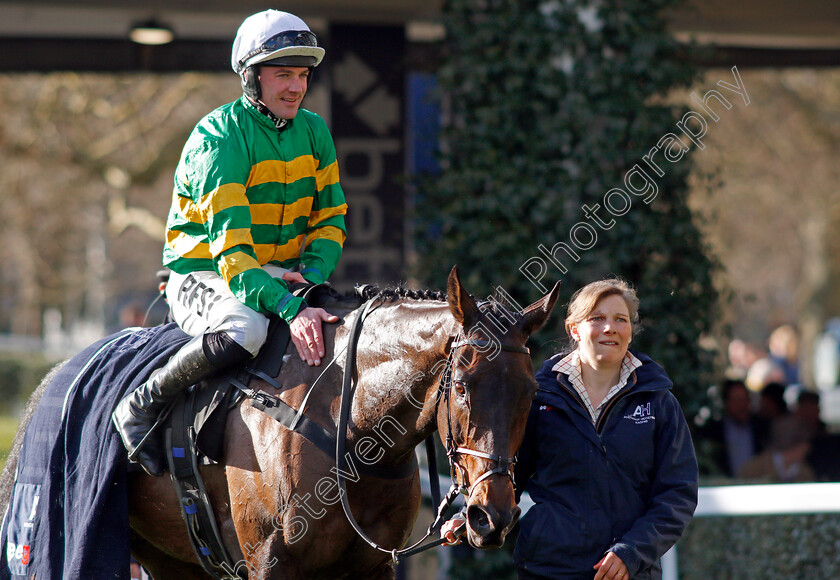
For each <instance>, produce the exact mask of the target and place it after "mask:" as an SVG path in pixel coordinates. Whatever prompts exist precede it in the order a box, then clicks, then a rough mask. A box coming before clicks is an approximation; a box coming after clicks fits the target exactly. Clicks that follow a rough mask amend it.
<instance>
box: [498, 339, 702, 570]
mask: <svg viewBox="0 0 840 580" xmlns="http://www.w3.org/2000/svg"><path fill="white" fill-rule="evenodd" d="M633 354H634V355H635V356H636V357H637V358H638V359H639V360H640V361H641V362H642V363H643V364H642V366H641V367H639V368H638V369H636V370H635V371H634V373H633V374H632V375H631V376H630V378H629V379H628V381H627V383H628V384H627V385H626V386H625V387H624V388H623V389H622V391H621V392H620V393H619V394H618V395H616V396H615V397H614V398H613V399H611V400H610V401H609V403H607V406H606V407H605V408H604V409H603V411H602V413H601V415H600V417H599V419H598V424H597V425H593V424H592V421H591V419H590V418H589V414H588V413H587V411H586V409H585V408H584V406H583V403H582V402H581V400H580V397H579V396H578V395H577V393H576V392H575V390H574V388H573V387H572V386H571V385H570V384H569V382H568V380H567V377H566V376H565V375H561V374H559V373H555V372H553V371H552V370H551V367H553V366H554V365H555V364H556V363H557V361H558V360H559V359H560V358H561V357H562V356H563V355H562V354H558V355H555V356H553V357H552V358H550V359H549V360H547V361H546V362H545V364H544V365H543V366H542V368H541V369H540V370H539V371H538V373H537V381H538V382H539V385H540V392H539V394H538V395H537V399H536V400H535V402H534V404H533V406H532V407H531V412H530V415H529V417H528V426H527V429H526V433H525V439H524V441H523V443H522V447H521V448H520V450H519V462H518V463H517V465H516V482H517V488H518V489H517V492H518V493H521V492H522V491H523V490H526V491H528V493H529V494H530V495H531V499H532V500H533V501H534V502H535V505H534V506H533V507H532V508H531V509H530V510H529V511H528V513H527V514H525V516H524V517H523V518H522V522H521V528H520V533H519V537H518V540H517V543H516V549H515V552H514V560H515V562H516V565H517V566H518V567H519V568H521V569H524V570H527V571H528V572H530V573H532V574H537V575H541V576H546V577H548V578H557V579H564V580H572V579H574V580H577V579H581V580H582V579H584V578H586V579H591V578H592V577H593V576H594V574H595V571H594V570H593V568H592V567H593V566H594V565H595V563H596V562H598V561H599V560H600V559H601V558H602V557H603V556H604V554H605V553H606V552H607V551H613V552H615V553H616V555H618V556H619V557H620V558H621V559H622V561H623V562H624V563H625V565H626V566H627V568H628V570H629V574H630V578H632V579H634V580H636V579H645V580H648V579H658V578H660V577H661V569H660V566H659V558H660V557H661V556H662V555H663V554H664V553H665V552H666V551H667V550H668V549H669V548H670V547H671V546H672V545H673V544H674V543H675V542H676V541H677V539H679V537H680V535H681V534H682V532H683V530H684V529H685V527H686V526H687V525H688V522H689V521H690V520H691V517H692V515H693V514H694V508H695V507H696V506H697V477H698V476H697V460H696V458H695V455H694V447H693V445H692V442H691V436H690V434H689V431H688V425H687V424H686V421H685V417H684V416H683V413H682V410H681V409H680V405H679V403H678V402H677V399H676V397H674V395H673V394H671V387H672V386H673V383H672V382H671V380H670V379H669V378H668V375H667V374H665V370H664V369H663V368H662V367H661V366H659V365H658V364H656V363H655V362H653V360H652V359H651V358H650V357H648V356H647V355H645V354H642V353H638V352H635V351H634V352H633Z"/></svg>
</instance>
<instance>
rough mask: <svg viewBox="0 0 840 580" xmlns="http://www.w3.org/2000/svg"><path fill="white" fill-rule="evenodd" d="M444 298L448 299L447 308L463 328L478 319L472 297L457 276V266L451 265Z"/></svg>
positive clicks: (476, 308) (476, 307)
mask: <svg viewBox="0 0 840 580" xmlns="http://www.w3.org/2000/svg"><path fill="white" fill-rule="evenodd" d="M446 299H447V300H448V301H449V310H450V311H451V312H452V316H454V317H455V320H457V321H458V322H460V323H461V326H463V327H464V328H465V329H466V328H469V327H470V326H472V325H473V323H474V322H475V321H476V320H478V306H477V305H476V303H475V300H473V297H472V296H470V295H469V293H468V292H467V291H466V290H464V287H463V286H462V285H461V279H460V278H459V277H458V266H452V271H451V272H449V280H447V282H446Z"/></svg>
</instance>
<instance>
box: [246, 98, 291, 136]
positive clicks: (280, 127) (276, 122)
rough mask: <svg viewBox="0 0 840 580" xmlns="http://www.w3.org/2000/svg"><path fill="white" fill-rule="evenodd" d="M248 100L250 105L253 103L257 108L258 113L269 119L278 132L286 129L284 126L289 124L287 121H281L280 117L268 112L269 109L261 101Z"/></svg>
mask: <svg viewBox="0 0 840 580" xmlns="http://www.w3.org/2000/svg"><path fill="white" fill-rule="evenodd" d="M248 98H249V99H250V100H251V102H252V103H254V105H255V106H256V107H257V110H258V111H259V112H260V113H262V114H263V115H265V116H266V117H268V118H269V119H271V122H272V123H274V126H275V127H277V130H278V131H282V130H283V129H285V128H286V125H287V124H288V123H289V120H288V119H281V118H280V117H278V116H277V115H275V114H274V113H272V112H271V111H270V110H269V108H268V107H267V106H266V105H265V103H263V102H262V101H261V100H259V99H251V97H248Z"/></svg>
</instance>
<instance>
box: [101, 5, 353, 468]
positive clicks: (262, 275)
mask: <svg viewBox="0 0 840 580" xmlns="http://www.w3.org/2000/svg"><path fill="white" fill-rule="evenodd" d="M323 57H324V49H323V48H321V47H319V46H318V42H317V39H316V37H315V35H314V34H313V33H312V32H311V31H310V30H309V27H308V26H307V25H306V23H305V22H304V21H303V20H301V19H300V18H298V17H297V16H294V15H292V14H289V13H287V12H280V11H277V10H265V11H263V12H259V13H257V14H254V15H252V16H249V17H248V18H246V19H245V21H244V22H243V23H242V25H241V26H240V28H239V31H238V32H237V34H236V39H235V40H234V43H233V51H232V55H231V65H232V67H233V70H234V72H236V73H237V74H238V75H239V76H240V78H241V81H242V88H243V92H244V95H243V96H242V97H240V98H239V99H238V100H236V101H234V102H232V103H228V104H227V105H224V106H222V107H220V108H218V109H216V110H215V111H213V112H211V113H210V114H209V115H207V116H206V117H204V118H203V119H202V120H201V121H199V123H198V125H197V126H196V127H195V129H193V132H192V133H191V134H190V136H189V139H188V140H187V143H186V145H185V146H184V150H183V152H182V154H181V160H180V162H179V163H178V168H177V170H176V172H175V188H174V192H173V196H172V199H173V201H172V207H171V209H170V211H169V217H168V220H167V231H166V244H165V247H164V250H163V264H164V265H165V266H167V267H168V268H169V269H170V270H171V271H172V274H171V277H170V280H169V283H168V285H167V288H166V296H167V299H168V302H169V305H170V308H171V315H172V317H173V318H174V320H175V322H177V323H178V325H179V326H180V327H181V328H182V329H183V330H184V331H185V332H187V333H188V334H190V335H192V336H193V337H194V338H193V339H192V340H190V341H189V342H188V343H187V344H186V345H184V347H183V348H182V349H181V350H180V351H179V352H177V353H176V354H175V356H173V357H172V358H171V359H170V360H169V362H167V363H166V365H164V367H163V368H161V369H159V370H157V371H155V373H154V374H153V375H152V377H151V378H150V379H149V380H148V381H147V382H146V383H145V384H144V385H142V386H141V387H140V388H138V389H137V390H136V391H134V392H133V393H131V394H130V395H129V396H127V397H126V398H125V399H123V401H122V402H121V403H120V404H119V405H118V406H117V408H116V410H115V411H114V414H113V422H114V424H115V425H116V427H117V430H118V431H119V434H120V437H122V440H123V443H124V444H125V446H126V449H127V450H128V454H129V459H130V460H131V461H135V462H139V463H140V464H141V465H142V466H143V468H144V469H145V470H146V471H147V472H148V473H150V474H152V475H160V474H161V473H163V461H162V457H161V456H162V454H161V452H160V444H159V443H152V444H149V443H147V441H149V442H151V441H152V440H153V438H152V437H148V438H147V437H146V436H147V434H149V432H150V430H151V429H152V427H153V426H154V424H155V423H156V421H157V418H158V415H159V414H160V412H161V411H162V410H163V409H164V408H165V407H166V406H167V404H168V403H169V402H170V401H171V400H172V399H173V398H174V397H175V396H176V395H177V394H178V393H179V392H180V391H181V390H182V389H183V388H186V387H187V386H189V385H193V384H195V383H197V382H199V381H200V380H202V379H203V378H205V377H206V376H208V375H209V374H211V373H213V372H214V371H216V370H219V369H223V368H225V367H229V366H231V365H233V364H236V363H240V362H242V361H244V360H245V359H247V358H249V357H253V356H256V355H257V353H258V352H259V349H260V347H261V346H262V344H263V343H264V342H265V339H266V335H267V332H268V322H269V320H268V318H267V316H270V315H278V316H279V317H280V318H282V319H283V320H285V321H286V323H288V324H289V328H290V332H291V337H292V342H293V343H294V345H295V347H296V349H297V352H298V354H299V356H300V358H301V360H305V361H306V362H307V363H308V364H309V365H320V364H321V358H322V357H324V355H325V349H324V340H323V333H322V323H323V322H336V321H337V320H338V319H337V317H335V316H332V315H330V314H329V313H328V312H326V311H325V310H323V309H321V308H312V307H310V306H308V305H307V304H306V303H305V302H304V300H303V299H301V298H299V297H296V296H294V295H292V294H291V293H290V291H289V283H303V282H310V283H316V284H317V283H323V282H325V281H326V279H327V278H328V277H329V276H330V274H332V272H333V271H334V270H335V267H336V265H337V263H338V260H339V258H340V257H341V253H342V247H343V245H344V240H345V237H346V230H345V226H344V215H345V213H346V211H347V204H346V203H345V199H344V193H343V191H342V189H341V186H340V185H339V181H338V165H337V162H336V154H335V145H334V144H333V139H332V136H331V135H330V133H329V130H328V129H327V126H326V124H325V123H324V121H323V119H321V117H319V116H318V115H316V114H315V113H312V112H310V111H307V110H306V109H302V108H301V102H302V100H303V97H304V96H305V95H306V90H307V87H308V82H309V78H310V75H311V73H312V70H313V69H314V67H316V66H318V64H319V63H320V62H321V59H322V58H323Z"/></svg>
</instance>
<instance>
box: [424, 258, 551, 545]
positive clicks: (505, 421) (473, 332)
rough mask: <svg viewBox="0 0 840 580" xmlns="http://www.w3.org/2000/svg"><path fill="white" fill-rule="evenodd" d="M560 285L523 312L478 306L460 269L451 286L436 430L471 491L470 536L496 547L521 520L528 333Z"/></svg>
mask: <svg viewBox="0 0 840 580" xmlns="http://www.w3.org/2000/svg"><path fill="white" fill-rule="evenodd" d="M558 291H559V283H558V284H555V286H554V288H553V289H552V290H551V292H549V293H548V294H546V295H545V296H543V297H542V298H541V299H540V300H537V301H536V302H534V303H533V304H531V305H530V306H528V307H527V308H525V309H524V310H523V311H522V312H519V313H513V312H511V311H509V310H508V309H506V308H505V307H504V306H502V305H500V304H499V303H496V302H488V303H483V304H477V303H476V302H475V300H474V299H473V298H472V297H471V296H470V295H469V293H467V292H466V291H465V290H464V288H463V287H462V286H461V281H460V279H459V277H458V271H457V269H456V268H453V269H452V272H451V273H450V275H449V281H448V284H447V295H448V301H449V309H450V311H451V312H452V315H453V316H454V317H455V320H457V321H458V322H459V323H460V326H461V330H460V332H459V333H458V335H457V336H456V337H455V339H454V340H453V342H452V344H451V347H450V348H451V350H450V365H448V368H447V371H446V372H445V373H444V376H443V377H442V378H441V388H442V390H443V397H442V398H441V401H440V405H439V407H438V417H437V421H438V431H439V433H440V435H441V438H442V439H443V440H444V443H445V445H446V447H447V453H448V455H449V459H450V462H451V464H452V475H453V477H454V478H455V479H456V480H457V482H453V483H458V484H460V485H461V486H462V487H463V488H464V489H466V493H467V538H468V540H469V543H470V544H471V545H472V546H474V547H476V548H495V547H498V546H501V545H502V544H504V541H505V536H506V535H507V533H508V532H509V531H510V530H511V528H512V527H513V526H514V524H516V522H517V520H518V519H519V513H520V509H519V507H518V506H517V505H516V499H515V496H514V490H513V478H512V471H513V462H514V455H515V454H516V450H517V449H518V448H519V444H520V443H521V442H522V437H523V435H524V433H525V423H526V421H527V418H528V410H529V408H530V406H531V402H532V401H533V400H534V397H535V396H536V393H537V383H536V381H535V379H534V373H533V369H532V366H531V357H530V356H529V353H528V349H527V348H526V347H525V341H526V340H527V339H528V336H529V335H530V334H531V333H532V332H534V331H536V330H537V329H538V328H539V327H540V326H542V324H543V323H544V322H545V321H546V319H547V318H548V315H549V314H550V313H551V309H552V308H553V307H554V303H555V302H556V301H557V295H558Z"/></svg>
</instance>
